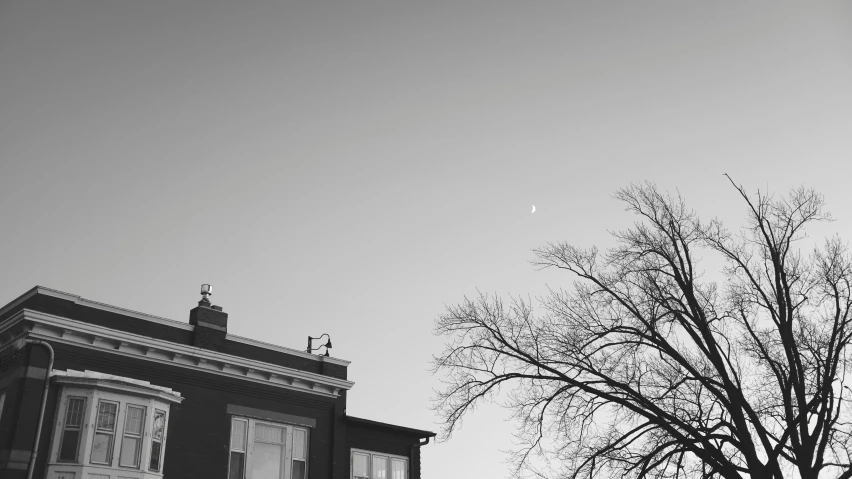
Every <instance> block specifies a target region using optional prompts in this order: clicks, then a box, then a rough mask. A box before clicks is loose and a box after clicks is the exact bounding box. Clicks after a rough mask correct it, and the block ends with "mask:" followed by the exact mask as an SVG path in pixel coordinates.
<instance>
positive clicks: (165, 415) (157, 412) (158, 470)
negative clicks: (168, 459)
mask: <svg viewBox="0 0 852 479" xmlns="http://www.w3.org/2000/svg"><path fill="white" fill-rule="evenodd" d="M160 414H162V415H163V437H161V438H160V439H156V438H154V423H155V422H156V420H157V416H158V415H160ZM168 420H169V413H168V411H164V410H162V409H158V408H156V407H155V408H154V414H152V415H151V431H150V436H151V441H150V444H151V445H150V447H149V452H148V462H147V463H146V464H147V465H146V466H145V469H147V470H148V471H150V472H156V473H161V472H163V455H164V454H165V452H166V447H165V444H166V429H167V428H166V424H168ZM146 433H147V431H146ZM154 443H160V450H159V453H158V454H159V456H158V457H157V468H156V469H154V468H152V467H151V460H152V459H153V458H154ZM142 444H143V447H144V444H145V441H143V442H142ZM143 459H144V458H143Z"/></svg>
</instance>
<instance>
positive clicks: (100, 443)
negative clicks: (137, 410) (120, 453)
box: [92, 433, 112, 463]
mask: <svg viewBox="0 0 852 479" xmlns="http://www.w3.org/2000/svg"><path fill="white" fill-rule="evenodd" d="M111 456H112V435H110V434H102V433H95V439H94V440H93V441H92V462H100V463H104V462H110V459H111V458H112V457H111Z"/></svg>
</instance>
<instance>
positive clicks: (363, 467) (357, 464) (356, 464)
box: [352, 452, 368, 477]
mask: <svg viewBox="0 0 852 479" xmlns="http://www.w3.org/2000/svg"><path fill="white" fill-rule="evenodd" d="M367 459H368V457H367V455H366V454H361V453H358V452H353V453H352V474H354V475H355V477H367Z"/></svg>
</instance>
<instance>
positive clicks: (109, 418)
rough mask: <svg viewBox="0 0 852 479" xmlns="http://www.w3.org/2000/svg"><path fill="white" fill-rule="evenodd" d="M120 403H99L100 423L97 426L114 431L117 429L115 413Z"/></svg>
mask: <svg viewBox="0 0 852 479" xmlns="http://www.w3.org/2000/svg"><path fill="white" fill-rule="evenodd" d="M117 409H118V405H117V404H114V403H109V402H102V403H100V404H98V423H97V428H98V429H102V430H106V431H112V430H114V429H115V413H116V411H117Z"/></svg>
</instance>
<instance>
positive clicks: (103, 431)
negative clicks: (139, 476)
mask: <svg viewBox="0 0 852 479" xmlns="http://www.w3.org/2000/svg"><path fill="white" fill-rule="evenodd" d="M117 413H118V403H114V402H109V401H100V403H99V404H98V417H97V422H96V423H95V435H94V438H93V439H92V458H91V462H92V464H110V463H112V449H113V447H112V445H113V441H114V440H115V417H116V415H117Z"/></svg>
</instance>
